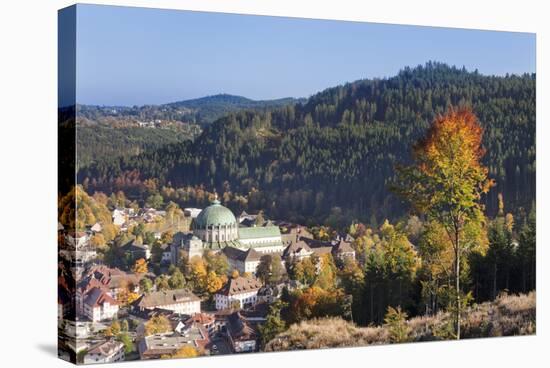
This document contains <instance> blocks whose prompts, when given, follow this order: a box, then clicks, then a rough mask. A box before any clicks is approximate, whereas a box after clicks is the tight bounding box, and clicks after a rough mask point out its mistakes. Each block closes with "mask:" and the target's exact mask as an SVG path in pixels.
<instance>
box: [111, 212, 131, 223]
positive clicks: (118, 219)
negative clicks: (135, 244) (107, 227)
mask: <svg viewBox="0 0 550 368" xmlns="http://www.w3.org/2000/svg"><path fill="white" fill-rule="evenodd" d="M112 218H113V225H116V226H122V225H123V224H124V223H125V222H126V221H127V220H128V215H127V211H125V209H123V208H115V209H114V210H113V214H112Z"/></svg>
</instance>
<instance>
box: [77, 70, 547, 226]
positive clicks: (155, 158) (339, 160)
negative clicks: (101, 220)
mask: <svg viewBox="0 0 550 368" xmlns="http://www.w3.org/2000/svg"><path fill="white" fill-rule="evenodd" d="M461 105H468V106H471V107H472V109H473V111H474V113H475V114H476V115H477V117H478V118H479V120H480V122H481V124H482V125H483V127H484V129H485V134H484V140H483V144H484V147H485V148H486V149H487V154H486V155H485V157H484V161H485V162H484V163H485V164H486V165H487V166H488V167H489V176H490V177H491V178H494V179H495V180H496V183H497V187H496V189H495V190H493V191H492V192H491V194H490V196H489V197H488V198H485V199H484V200H485V201H486V203H487V205H488V210H489V212H490V213H493V214H494V213H495V212H496V207H497V194H498V193H502V194H503V196H504V198H505V200H506V203H507V206H508V208H509V209H510V210H511V211H512V212H521V211H524V210H525V209H527V210H528V208H529V207H530V206H531V204H532V202H533V201H534V200H535V169H536V166H535V75H523V76H503V77H497V76H484V75H481V74H479V73H477V72H468V71H466V70H465V69H458V68H455V67H449V66H447V65H445V64H439V63H428V64H426V65H425V66H419V67H416V68H414V69H411V68H405V69H404V70H402V71H401V72H400V73H399V74H398V75H396V76H395V77H392V78H388V79H375V80H360V81H356V82H353V83H348V84H345V85H342V86H338V87H334V88H329V89H326V90H324V91H322V92H320V93H318V94H316V95H314V96H312V97H311V98H309V99H308V100H307V101H306V102H305V103H303V104H302V103H298V104H290V105H285V106H282V107H277V108H272V109H267V110H263V111H250V110H246V111H238V112H231V113H229V114H227V115H225V116H223V117H222V118H220V119H218V120H217V121H215V122H214V123H212V124H210V125H209V126H207V127H206V128H205V129H204V131H203V133H202V134H201V135H200V136H199V137H197V139H195V141H194V142H184V143H178V144H173V145H168V146H164V147H162V148H160V149H158V150H151V151H146V152H144V153H142V154H140V155H138V156H136V157H124V158H116V159H110V160H104V161H102V162H100V163H97V164H96V165H93V166H91V167H89V168H86V169H84V170H81V171H80V172H79V177H80V179H81V180H83V179H84V178H90V179H93V182H94V186H95V188H93V189H100V190H104V191H107V192H109V191H110V190H115V189H123V190H124V189H127V188H121V187H120V186H118V187H116V185H115V183H116V182H117V179H118V178H120V177H123V176H125V175H127V173H129V172H132V173H133V175H134V177H138V178H139V180H145V179H148V178H156V179H157V180H158V182H159V184H160V185H167V184H170V185H171V186H174V187H181V186H189V185H191V186H198V185H204V186H206V187H207V188H208V189H210V190H212V189H213V188H216V189H217V190H218V191H219V192H224V191H231V192H233V193H239V194H241V195H243V196H245V197H247V199H248V200H247V209H249V210H258V209H263V210H265V211H266V212H268V214H269V216H270V217H271V218H285V219H288V220H294V221H301V222H304V223H308V222H309V223H312V222H317V223H319V222H325V223H328V224H330V225H333V226H336V227H342V226H347V225H349V223H350V222H351V221H352V220H355V219H358V220H361V221H367V222H368V221H370V223H371V224H375V223H376V222H380V221H381V220H383V219H384V218H390V219H392V218H396V217H399V216H401V215H403V214H404V213H405V211H406V208H405V206H404V205H403V203H402V202H401V201H400V200H399V199H398V198H397V197H396V196H394V195H393V194H392V193H390V191H389V189H388V184H389V183H391V182H392V181H393V180H394V178H395V170H394V169H395V165H397V164H408V163H409V162H410V159H411V148H410V147H411V146H412V144H413V143H414V142H415V141H417V140H418V138H419V137H421V136H422V135H423V134H424V133H425V131H426V129H427V127H428V126H429V123H430V122H431V121H432V120H433V119H434V117H435V116H436V115H437V114H439V113H443V112H444V111H445V110H446V109H448V108H449V107H450V106H461ZM118 182H120V180H119V181H118ZM134 183H135V180H134ZM130 194H131V193H130Z"/></svg>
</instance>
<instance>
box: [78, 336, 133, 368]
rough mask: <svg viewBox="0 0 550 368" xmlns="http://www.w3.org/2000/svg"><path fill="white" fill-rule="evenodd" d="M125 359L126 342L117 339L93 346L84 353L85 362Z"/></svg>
mask: <svg viewBox="0 0 550 368" xmlns="http://www.w3.org/2000/svg"><path fill="white" fill-rule="evenodd" d="M123 360H124V344H122V343H121V342H119V341H115V340H111V341H104V342H101V343H99V344H97V345H95V346H92V347H91V348H90V349H89V350H88V352H87V353H86V354H85V355H84V364H98V363H114V362H120V361H123Z"/></svg>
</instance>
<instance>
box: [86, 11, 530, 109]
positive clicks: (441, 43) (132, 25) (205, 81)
mask: <svg viewBox="0 0 550 368" xmlns="http://www.w3.org/2000/svg"><path fill="white" fill-rule="evenodd" d="M76 56H77V90H76V96H77V97H76V98H77V101H78V102H79V103H84V104H100V105H142V104H159V103H166V102H172V101H177V100H184V99H190V98H196V97H202V96H207V95H213V94H217V93H230V94H235V95H241V96H245V97H249V98H253V99H271V98H280V97H308V96H310V95H311V94H313V93H315V92H318V91H320V90H322V89H325V88H327V87H331V86H335V85H338V84H342V83H345V82H349V81H354V80H357V79H361V78H373V77H389V76H393V75H395V74H396V73H397V72H398V71H399V70H400V69H402V68H403V67H404V66H416V65H418V64H424V63H425V62H426V61H428V60H435V61H442V62H446V63H448V64H451V65H457V66H459V67H462V66H465V67H466V68H467V69H469V70H473V69H478V70H479V72H481V73H483V74H498V75H502V74H506V73H516V74H521V73H525V72H535V35H534V34H528V33H512V32H494V31H477V30H464V29H449V28H433V27H419V26H401V25H386V24H373V23H361V22H343V21H326V20H310V19H298V18H281V17H265V16H250V15H233V14H221V13H201V12H187V11H176V10H158V9H144V8H130V7H112V6H98V5H78V8H77V52H76Z"/></svg>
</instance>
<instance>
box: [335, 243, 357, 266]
mask: <svg viewBox="0 0 550 368" xmlns="http://www.w3.org/2000/svg"><path fill="white" fill-rule="evenodd" d="M332 255H333V256H334V258H335V259H339V260H340V261H344V260H345V259H346V258H351V259H355V249H353V248H352V247H351V245H350V244H349V243H348V242H346V241H344V240H343V239H342V240H340V241H338V243H336V244H335V245H334V246H333V248H332Z"/></svg>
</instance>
